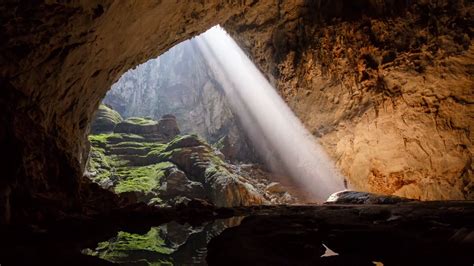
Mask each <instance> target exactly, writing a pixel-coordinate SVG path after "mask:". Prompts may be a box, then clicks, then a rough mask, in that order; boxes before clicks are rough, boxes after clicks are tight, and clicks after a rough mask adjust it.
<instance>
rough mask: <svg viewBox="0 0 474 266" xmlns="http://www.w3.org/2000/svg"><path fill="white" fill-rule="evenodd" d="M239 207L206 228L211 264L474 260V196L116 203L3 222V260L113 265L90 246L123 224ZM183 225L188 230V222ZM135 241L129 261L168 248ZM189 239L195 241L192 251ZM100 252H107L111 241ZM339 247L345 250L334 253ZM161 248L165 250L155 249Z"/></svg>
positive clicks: (188, 218) (219, 213)
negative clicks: (95, 210) (371, 201)
mask: <svg viewBox="0 0 474 266" xmlns="http://www.w3.org/2000/svg"><path fill="white" fill-rule="evenodd" d="M232 216H234V217H236V218H237V217H242V216H247V218H245V219H244V220H243V221H242V223H241V225H239V226H237V227H232V228H229V229H226V230H225V231H224V232H223V233H221V234H220V235H218V236H215V235H214V234H207V236H206V238H207V239H211V238H212V240H211V241H210V243H209V245H208V247H207V249H208V256H207V262H208V264H209V265H374V263H373V262H380V263H383V265H456V266H457V265H469V266H471V265H472V262H473V261H474V254H473V253H472V250H474V202H472V201H466V202H408V203H399V204H393V205H387V204H383V205H322V206H321V205H319V206H314V205H313V206H253V207H239V208H225V209H222V208H215V207H213V206H210V205H207V204H206V203H205V202H200V201H193V202H190V203H189V204H187V205H183V206H180V207H179V208H176V209H158V208H153V207H150V206H146V205H145V204H141V205H140V204H138V205H134V206H129V207H127V208H122V209H119V210H111V211H110V213H108V214H107V215H105V214H101V215H95V216H90V217H70V218H69V219H67V220H63V221H62V222H58V223H54V224H47V225H46V224H39V225H35V226H25V227H10V228H5V230H3V229H0V235H1V236H2V237H1V238H0V250H1V252H0V262H1V263H2V265H110V263H109V262H107V261H104V260H101V259H99V258H96V257H92V256H87V255H85V254H83V253H81V251H82V252H83V251H84V249H86V248H94V247H97V246H98V243H103V242H104V241H107V240H108V241H109V242H110V241H111V242H117V241H120V239H116V238H114V239H111V238H113V237H115V236H117V233H118V232H120V231H124V232H128V233H129V234H138V235H142V236H143V235H147V234H148V233H149V232H150V228H153V227H161V225H163V224H165V223H169V222H171V221H176V222H178V223H179V224H182V225H184V224H191V225H193V226H198V227H199V225H201V224H205V223H206V221H211V220H214V219H220V218H230V217H232ZM238 222H240V219H238ZM238 222H237V223H234V224H233V225H231V226H235V225H237V224H238ZM176 226H178V225H176ZM181 227H182V229H183V230H187V229H186V228H187V226H181ZM168 232H171V230H170V228H168ZM173 232H174V233H172V234H169V233H168V234H167V237H166V238H163V240H165V241H169V242H170V244H172V246H176V248H177V249H176V250H177V252H176V254H175V252H173V253H172V254H173V256H172V257H174V258H173V261H171V263H173V264H174V265H183V264H185V265H189V264H186V263H182V262H183V260H180V259H182V258H178V257H177V256H178V254H177V253H181V254H195V253H194V251H195V250H196V249H195V247H196V246H194V244H192V243H191V242H189V240H188V241H187V243H188V244H185V245H182V244H181V243H183V241H184V240H183V239H184V238H186V236H185V235H187V234H182V233H180V231H179V230H174V231H173ZM196 236H198V235H196ZM146 239H149V238H146ZM189 239H191V238H189ZM199 239H200V240H199V242H202V241H205V240H204V239H201V238H199ZM135 240H139V239H138V238H134V243H135V244H136V245H134V247H133V248H131V245H127V246H128V247H130V248H129V249H128V250H122V248H124V246H120V247H119V246H117V248H120V249H119V250H117V249H116V250H115V251H123V252H125V253H126V254H128V255H127V256H128V259H127V260H128V261H130V260H133V261H136V262H137V263H138V262H140V261H141V258H143V257H140V256H143V255H146V256H148V255H151V254H150V252H138V251H139V250H147V251H152V252H153V251H154V250H155V251H159V247H160V246H161V245H162V243H161V242H160V241H158V242H159V243H156V245H155V244H152V243H150V242H145V243H143V244H142V242H139V243H137V242H136V241H135ZM153 243H155V242H153ZM323 244H324V245H323ZM178 245H181V246H179V247H178ZM199 245H200V244H199ZM325 246H326V247H328V248H329V249H331V250H332V251H333V253H331V252H328V251H327V250H326V247H325ZM187 248H190V249H191V250H184V249H187ZM95 251H96V252H99V253H101V254H102V255H106V254H104V253H103V251H104V248H103V245H101V248H99V249H96V250H95ZM334 253H337V254H338V255H337V256H328V255H331V254H332V255H334ZM115 254H116V253H115ZM99 255H100V254H99ZM131 255H133V256H135V255H136V256H137V257H134V258H131V257H130V256H131ZM174 255H176V256H174ZM154 257H159V256H158V254H154ZM121 258H122V259H123V257H121ZM122 261H123V260H122ZM187 261H188V262H189V258H187ZM380 263H379V264H378V265H381V264H380Z"/></svg>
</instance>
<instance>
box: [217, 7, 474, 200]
mask: <svg viewBox="0 0 474 266" xmlns="http://www.w3.org/2000/svg"><path fill="white" fill-rule="evenodd" d="M265 10H266V11H265V12H264V13H262V12H259V11H258V10H256V9H253V10H249V12H247V13H245V14H242V15H240V16H236V17H234V18H232V19H231V20H229V21H227V22H226V24H225V25H224V26H225V28H226V29H227V30H228V31H230V32H231V34H232V35H233V37H234V38H235V39H236V40H237V42H238V43H239V44H240V45H241V46H242V47H243V48H244V49H245V50H246V51H247V53H248V54H249V55H250V56H251V57H252V58H253V60H254V62H256V64H257V65H258V66H259V67H260V69H261V70H262V72H264V73H265V74H266V76H267V78H268V79H269V80H270V81H271V82H272V83H273V84H274V85H275V87H276V88H277V89H278V91H279V92H280V94H281V95H282V96H283V97H284V99H285V101H286V102H288V103H289V105H290V107H291V108H292V109H293V110H294V111H295V112H296V114H297V115H298V116H299V118H300V119H301V120H302V121H303V122H304V123H305V125H306V126H307V127H308V128H309V130H310V131H311V132H312V133H313V134H314V135H316V136H318V137H320V142H321V143H322V144H323V146H324V147H325V149H326V151H328V153H329V154H330V156H331V157H332V158H333V159H334V160H335V161H336V162H337V165H338V167H339V168H340V169H341V170H342V172H343V174H344V175H345V176H347V178H348V181H349V183H350V185H351V187H353V188H355V189H359V190H365V191H371V192H379V193H389V194H396V195H400V196H407V197H411V198H419V199H423V200H433V199H473V198H474V193H473V192H474V176H473V166H474V165H473V160H472V158H473V153H474V149H473V145H472V143H473V141H474V135H473V133H472V132H473V131H472V130H473V126H474V106H473V104H474V80H473V78H472V77H473V73H474V68H473V66H474V65H473V63H474V46H473V42H472V38H473V28H472V27H473V16H474V13H473V4H472V2H471V1H462V0H451V1H448V0H440V1H370V0H367V1H343V0H335V1H283V2H281V3H280V4H272V3H267V7H266V8H265Z"/></svg>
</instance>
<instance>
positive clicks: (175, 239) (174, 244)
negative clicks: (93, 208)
mask: <svg viewBox="0 0 474 266" xmlns="http://www.w3.org/2000/svg"><path fill="white" fill-rule="evenodd" d="M243 218H244V217H232V218H229V219H222V220H215V221H212V222H209V223H207V224H203V225H200V226H191V225H189V224H179V223H176V222H170V223H167V224H163V225H160V226H157V227H152V228H150V231H148V233H146V234H142V235H140V234H132V233H127V232H118V233H117V236H115V237H113V238H111V239H109V240H107V241H104V242H100V243H98V244H97V247H96V248H95V249H85V250H83V253H84V254H87V255H92V256H97V257H99V258H101V259H104V260H108V261H111V262H115V263H119V264H122V265H207V263H206V254H207V244H208V242H209V241H210V240H211V239H212V238H213V237H214V236H216V235H218V234H220V233H221V232H222V231H224V229H226V228H228V227H233V226H237V225H239V224H240V222H241V221H242V219H243Z"/></svg>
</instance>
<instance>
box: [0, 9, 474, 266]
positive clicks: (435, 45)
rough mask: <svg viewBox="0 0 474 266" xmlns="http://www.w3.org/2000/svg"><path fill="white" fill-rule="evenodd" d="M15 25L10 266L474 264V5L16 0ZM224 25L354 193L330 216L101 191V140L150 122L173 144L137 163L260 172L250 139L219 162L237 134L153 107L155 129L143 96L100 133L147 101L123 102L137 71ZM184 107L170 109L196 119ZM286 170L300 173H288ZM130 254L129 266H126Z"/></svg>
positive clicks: (5, 226)
mask: <svg viewBox="0 0 474 266" xmlns="http://www.w3.org/2000/svg"><path fill="white" fill-rule="evenodd" d="M0 9H1V11H2V15H1V18H2V20H1V21H0V25H1V38H0V40H1V41H0V47H1V48H0V49H1V51H2V53H1V56H0V61H1V67H0V70H1V72H0V84H1V87H2V89H1V91H0V102H1V105H0V110H1V115H0V121H1V124H2V127H0V146H1V148H2V151H3V152H4V156H2V160H1V161H0V166H1V169H2V170H3V171H2V173H3V174H2V177H1V178H0V234H1V238H0V239H1V240H0V243H1V244H0V248H1V250H2V251H1V252H0V265H31V264H40V265H41V264H47V265H56V264H58V265H70V264H72V265H110V264H114V263H119V264H125V265H132V264H133V265H136V264H140V265H151V264H153V263H155V264H158V265H161V264H164V265H173V264H174V265H190V264H191V265H193V264H194V265H207V264H209V265H420V264H421V265H428V264H431V265H472V263H473V262H474V256H473V254H472V250H474V226H473V225H474V208H473V207H474V202H473V199H474V193H473V191H474V175H473V156H472V154H473V146H472V143H473V135H472V134H471V129H472V127H473V126H474V119H473V118H474V107H473V103H474V80H473V73H474V46H473V42H472V37H473V25H474V23H473V22H474V19H473V17H474V5H473V4H472V2H471V1H467V0H437V1H425V0H409V1H390V0H382V1H372V0H353V1H349V0H333V1H325V0H317V1H307V0H294V1H293V0H292V1H166V0H165V1H109V0H106V1H95V0H91V1H19V0H11V1H6V2H3V3H1V4H0ZM216 25H220V27H222V28H223V29H224V30H225V31H226V32H227V34H228V35H229V36H230V37H231V38H232V39H233V40H234V41H235V43H236V45H238V47H240V49H242V53H243V54H245V56H246V57H248V59H249V60H251V62H253V64H254V65H255V68H256V69H257V70H258V72H259V73H261V75H262V77H264V80H265V82H266V83H268V86H269V87H272V88H274V89H273V91H274V92H275V94H276V95H279V97H281V99H282V102H284V103H285V104H287V105H288V109H289V110H291V111H292V112H293V113H294V114H295V117H297V118H298V119H299V120H300V121H301V122H302V125H304V128H305V129H306V130H307V131H308V132H309V135H310V137H311V138H314V139H315V140H316V141H317V143H319V144H318V145H320V146H321V149H322V150H323V151H324V152H325V153H326V154H327V156H328V158H329V159H330V160H331V162H332V163H334V165H335V167H336V168H337V171H339V172H340V174H341V176H342V177H344V180H345V181H344V183H345V185H346V186H348V188H349V189H348V190H343V191H341V192H337V193H335V194H333V195H331V197H329V199H327V201H326V202H324V203H323V202H310V201H301V202H298V204H294V203H290V202H282V201H279V200H275V201H274V202H273V203H274V204H264V203H263V201H262V200H259V199H257V198H256V197H253V196H248V197H247V198H251V200H249V201H248V202H251V204H243V202H242V201H241V200H240V198H239V199H238V200H236V201H229V199H230V198H236V197H235V195H241V194H245V193H247V192H245V193H240V192H242V189H241V187H245V185H246V183H245V182H247V181H245V182H244V181H242V182H243V183H242V184H243V185H242V186H240V185H239V186H234V187H226V189H228V190H226V191H224V190H223V188H222V187H219V188H217V189H216V190H215V191H218V193H217V194H219V195H220V196H219V197H216V198H219V201H217V200H216V201H213V200H209V197H208V198H205V197H204V199H192V197H191V199H190V200H184V201H182V200H179V201H178V202H175V203H176V204H168V205H166V204H161V202H160V201H159V200H158V199H156V198H153V197H148V196H146V197H145V200H143V199H144V198H143V197H142V198H141V196H140V195H139V196H137V193H135V192H134V191H132V192H133V193H130V192H131V191H130V190H129V188H130V186H129V184H128V185H123V184H122V185H121V186H120V187H119V189H115V188H114V189H108V188H110V186H109V187H107V186H108V185H107V184H110V182H102V183H101V182H99V181H100V180H98V175H99V174H100V173H105V175H108V174H107V173H109V174H110V171H109V172H104V171H102V170H103V168H101V167H96V168H92V169H91V160H92V159H91V158H92V157H93V156H96V158H97V157H100V156H101V154H98V153H97V148H98V147H100V145H104V143H105V145H109V144H110V143H111V142H110V143H109V141H112V142H113V141H114V140H112V139H113V138H112V139H109V137H107V138H106V140H105V142H104V141H103V139H101V138H100V137H94V136H92V139H91V135H90V134H96V133H103V131H104V130H105V131H106V132H109V133H110V132H112V133H116V132H115V131H117V133H119V134H122V135H120V137H122V138H123V137H124V136H125V135H123V134H129V133H136V132H135V131H134V130H136V127H133V126H132V127H130V124H134V123H135V124H140V125H142V126H145V128H146V126H148V127H149V128H151V127H152V128H156V127H159V126H163V128H165V129H166V130H165V129H163V130H164V131H162V132H161V133H163V134H162V135H160V136H154V135H153V134H154V132H151V133H150V132H148V131H146V132H144V131H142V133H146V134H149V133H150V134H149V135H152V136H151V137H150V139H153V138H160V141H161V139H163V138H165V139H166V143H168V144H167V146H166V147H161V146H159V145H158V144H156V143H154V142H144V143H146V145H144V144H143V143H141V144H140V143H139V144H136V143H135V144H133V145H135V147H130V146H127V147H126V148H127V151H125V152H128V151H130V150H132V148H135V149H133V150H135V151H137V152H144V151H146V152H147V155H148V154H149V153H150V152H153V149H154V151H155V153H156V154H158V155H159V156H158V157H159V158H163V156H165V155H163V154H164V153H166V152H168V153H170V152H171V153H172V154H174V153H173V151H174V148H176V147H178V148H182V147H185V148H196V147H207V148H206V151H205V152H206V154H207V155H206V156H207V157H206V156H205V157H206V158H212V159H209V160H211V161H212V162H213V163H216V162H217V161H219V160H221V161H223V160H225V159H224V158H225V156H227V159H226V160H228V161H229V162H223V163H222V164H226V165H227V164H230V165H232V163H234V164H238V163H237V162H240V161H245V160H250V161H252V162H256V161H259V160H262V158H261V157H262V156H261V154H260V155H258V153H255V151H253V150H252V147H253V146H254V145H255V144H252V142H251V140H252V136H246V137H242V138H241V139H237V140H234V143H236V144H239V145H241V147H242V149H241V150H239V151H235V150H234V151H232V150H230V151H229V150H225V149H224V150H222V149H221V151H220V152H221V153H226V154H225V155H224V156H223V157H219V156H218V155H219V154H218V153H217V152H216V150H219V149H218V148H214V147H213V146H212V145H210V144H209V145H208V144H206V143H204V142H203V141H205V142H206V141H207V142H212V143H216V144H219V140H222V141H221V144H222V143H223V142H225V141H224V140H225V138H224V139H222V137H223V136H224V135H225V134H228V132H219V130H215V131H212V132H211V131H208V132H205V129H206V130H207V129H210V128H211V129H212V126H211V127H210V126H209V125H210V124H208V125H206V126H204V127H201V128H200V129H199V130H200V132H199V133H200V134H201V135H203V136H204V140H202V139H199V138H197V137H194V135H184V136H183V135H179V134H178V131H181V130H184V131H186V132H187V131H189V130H188V129H186V127H181V128H180V129H177V128H176V127H175V126H174V125H175V124H176V123H177V122H176V121H178V125H177V127H178V128H179V121H180V119H181V118H180V116H179V114H178V115H177V114H174V115H173V114H172V113H171V114H168V113H161V112H158V110H155V113H156V114H157V115H156V117H152V118H146V116H147V115H145V114H143V113H140V111H139V110H138V109H139V107H140V105H142V106H144V105H145V101H146V100H147V99H145V98H146V97H145V98H143V97H142V98H141V99H138V100H137V99H135V100H134V101H135V104H136V105H135V107H136V108H138V109H136V110H135V111H136V113H135V114H127V118H125V119H123V118H122V120H121V121H118V122H117V123H115V124H114V125H113V129H110V128H108V126H110V125H108V124H107V123H105V124H102V125H99V126H97V125H98V124H97V123H96V122H97V120H100V119H98V118H99V116H100V115H101V114H104V113H106V114H113V115H112V116H114V117H115V114H116V113H117V111H118V113H126V112H128V111H127V110H128V109H127V108H129V106H130V102H127V101H126V100H130V101H132V100H133V99H126V97H125V99H123V98H122V99H121V98H120V94H114V93H113V92H114V89H112V90H111V87H113V86H112V85H113V84H116V82H117V81H119V79H120V77H121V76H122V75H123V74H124V73H126V72H127V71H129V70H131V71H133V69H134V68H135V69H138V68H139V67H140V65H141V64H147V63H146V62H147V61H148V60H150V59H152V60H153V59H154V58H159V56H163V57H165V56H166V52H172V51H173V49H174V48H173V47H177V46H179V45H180V43H182V42H185V41H187V40H193V39H195V38H198V37H197V36H200V35H201V34H203V33H205V32H206V31H207V30H208V29H211V28H213V27H215V26H216ZM211 52H212V51H211ZM163 57H162V58H163ZM173 58H176V56H171V59H173ZM158 60H159V59H158ZM163 69H165V68H163ZM163 69H162V70H163ZM162 70H160V71H162ZM160 73H165V72H160ZM165 74H166V73H165ZM233 83H238V80H237V81H236V80H233ZM114 86H115V85H114ZM209 86H211V85H208V87H209ZM216 86H217V85H216ZM223 87H225V86H223ZM123 88H124V87H122V90H124V89H123ZM135 89H136V88H135ZM167 90H169V93H171V94H173V93H175V94H178V93H179V92H180V91H182V90H183V88H182V87H180V86H168V87H167ZM135 91H138V90H135ZM173 99H174V100H173ZM173 99H172V100H168V101H167V102H166V104H170V106H172V105H173V106H177V107H176V108H178V107H180V106H181V107H182V106H184V105H185V104H184V103H183V102H181V103H178V102H176V101H175V100H176V99H177V98H176V97H175V98H173ZM229 99H230V100H232V97H229ZM102 101H104V103H105V104H106V105H101V102H102ZM121 101H122V102H121ZM124 103H126V104H124ZM163 104H164V103H161V104H160V103H159V104H157V106H164V105H163ZM202 106H205V107H207V108H215V107H216V103H214V102H212V103H210V102H207V103H205V104H203V105H202ZM111 107H113V108H114V109H116V111H113V110H112V109H111ZM126 109H127V110H126ZM137 110H138V111H137ZM174 110H177V109H174ZM114 112H115V113H114ZM136 116H143V117H140V118H138V117H136ZM134 117H135V120H133V118H134ZM275 118H279V117H278V116H277V117H275ZM119 120H120V119H119ZM155 120H156V121H155ZM194 120H196V119H194ZM235 120H238V119H235ZM127 121H128V122H127ZM208 121H212V122H216V117H213V118H210V119H208ZM132 122H133V123H132ZM240 122H241V121H240ZM232 123H233V124H234V125H237V124H239V121H232ZM101 126H102V127H101ZM254 126H255V127H258V126H260V125H259V123H254ZM224 131H225V130H224ZM234 131H235V130H234ZM240 131H241V130H240V129H239V130H237V132H240ZM161 133H160V134H161ZM222 134H224V135H222ZM126 136H129V135H126ZM115 137H117V136H115ZM176 137H177V138H178V139H175V138H176ZM135 140H136V139H135ZM226 141H229V140H228V139H227V140H226ZM284 141H285V139H282V143H284ZM316 141H315V142H316ZM130 142H131V141H128V140H124V141H123V142H121V143H113V145H117V144H121V145H125V144H123V143H127V144H126V145H130ZM189 143H191V144H190V145H191V146H182V145H189ZM192 143H195V144H192ZM196 143H198V144H196ZM161 144H163V143H160V145H161ZM193 145H194V146H193ZM119 146H120V145H119ZM145 146H146V147H145ZM223 146H225V145H223ZM104 147H105V148H104V149H108V148H109V147H108V146H104ZM137 147H138V148H141V149H140V150H141V151H138V150H139V149H138V148H137ZM160 147H161V148H163V150H161V148H160ZM112 148H114V149H115V151H118V152H122V150H120V149H119V148H120V147H118V146H114V147H112ZM122 148H123V147H122ZM200 149H202V148H200ZM119 150H120V151H119ZM222 151H223V152H222ZM94 152H95V155H94ZM176 154H178V155H179V156H178V155H177V156H178V157H180V158H188V157H189V156H188V155H186V154H184V155H183V154H179V153H176ZM140 156H142V157H143V155H140ZM186 156H188V157H186ZM135 157H137V156H135ZM135 157H134V159H136V158H135ZM165 157H166V156H165ZM140 158H141V157H140ZM134 159H131V160H134ZM160 160H161V159H160ZM167 160H168V161H169V160H172V159H169V158H168V159H167ZM280 160H281V164H287V165H288V164H290V165H291V163H288V160H291V158H290V159H288V157H281V158H280ZM152 162H153V163H155V161H152ZM147 163H148V162H147ZM156 163H158V164H159V163H163V162H162V161H156ZM175 164H176V166H179V163H175ZM96 166H97V165H96ZM134 166H135V165H134ZM142 166H143V165H142ZM146 166H148V164H146ZM188 166H189V165H188ZM160 167H161V166H160ZM167 167H168V168H166V169H173V168H172V166H170V165H168V166H167ZM226 167H227V166H226ZM178 168H179V167H178ZM313 168H314V169H313V170H312V173H313V174H314V175H318V174H321V173H322V172H324V171H323V170H322V169H321V168H320V167H316V166H314V165H313ZM101 169H102V170H101ZM182 169H183V168H182ZM182 169H181V170H180V169H175V170H169V171H168V170H166V171H164V172H166V173H165V174H163V175H165V176H169V174H168V172H170V173H171V172H173V173H175V172H179V171H182ZM109 170H110V169H109ZM101 171H102V172H101ZM113 171H115V170H113ZM153 171H156V173H161V172H163V171H162V169H161V168H160V169H158V170H157V169H154V170H153ZM193 171H196V169H195V168H193V167H192V166H191V167H190V169H188V170H187V171H186V173H188V172H189V173H194V172H193ZM199 171H201V170H199ZM199 171H197V172H199ZM182 172H184V171H182ZM215 172H216V171H214V172H213V173H215ZM217 172H218V171H217ZM324 173H325V172H324ZM254 174H255V173H249V178H248V179H251V178H252V176H253V175H254ZM125 175H127V176H135V177H136V176H138V177H140V178H141V177H142V176H141V175H138V174H131V173H130V172H127V174H125ZM197 175H199V174H197ZM144 176H146V175H144ZM322 176H326V175H322ZM107 178H109V176H106V178H104V179H103V180H106V179H107ZM140 178H139V179H140ZM109 179H110V178H109ZM243 180H245V178H244V179H243ZM106 181H110V180H106ZM316 184H317V183H316ZM119 185H120V184H119ZM140 185H143V183H140ZM267 185H270V184H267ZM238 187H239V188H238ZM177 188H179V189H180V188H181V187H180V186H177ZM127 189H128V190H127ZM278 189H281V188H278ZM117 190H118V191H120V192H123V193H114V191H115V192H116V191H117ZM246 191H247V190H246ZM331 192H336V191H331ZM119 194H122V195H119ZM246 195H248V193H247V194H246ZM229 202H231V203H229ZM165 244H166V245H165ZM112 247H118V248H117V249H115V250H113V249H112ZM104 251H111V252H109V253H107V252H104ZM112 251H115V253H113V252H112ZM124 254H126V256H125V257H127V258H130V260H122V261H120V260H116V258H123V257H124Z"/></svg>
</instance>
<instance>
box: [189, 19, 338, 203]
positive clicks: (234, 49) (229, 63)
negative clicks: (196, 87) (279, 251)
mask: <svg viewBox="0 0 474 266" xmlns="http://www.w3.org/2000/svg"><path fill="white" fill-rule="evenodd" d="M193 41H196V42H197V43H198V46H199V48H200V50H201V52H202V53H203V55H204V57H205V58H206V60H207V61H208V64H209V66H210V68H211V69H212V70H213V72H214V74H215V76H216V77H217V79H219V82H220V83H221V84H223V88H224V91H225V93H226V96H227V98H228V101H229V103H230V104H231V106H232V108H233V110H234V112H235V114H237V116H238V117H239V119H240V122H241V124H242V126H243V127H244V130H245V131H246V133H247V135H248V136H249V138H250V139H251V141H252V143H253V144H254V146H255V147H256V148H257V151H258V152H259V154H260V155H261V156H262V157H263V159H264V160H265V162H266V163H267V164H268V165H269V166H270V168H271V169H272V170H274V171H277V172H282V171H284V172H285V173H287V174H289V175H290V176H291V177H292V178H293V179H294V181H296V182H297V183H298V184H300V185H301V187H303V188H304V189H305V190H306V192H308V193H309V194H310V195H311V198H312V199H313V200H325V199H326V198H327V197H328V196H329V195H330V194H332V193H333V192H336V191H340V190H343V189H344V185H343V178H342V176H341V175H340V174H339V172H338V171H337V169H336V168H335V166H334V164H333V162H332V161H331V160H330V158H329V157H328V156H327V155H326V153H325V152H324V150H323V149H322V148H321V147H320V145H319V144H318V143H317V140H316V139H315V138H314V137H313V135H312V134H311V133H310V132H309V131H308V130H306V128H305V127H304V125H303V124H302V123H301V122H300V120H299V119H298V118H297V117H296V116H295V115H294V113H293V112H292V111H291V109H290V108H289V107H288V106H287V105H286V103H285V102H284V101H283V100H282V98H281V97H280V96H279V95H278V93H277V92H276V91H275V89H274V88H273V87H272V86H271V85H270V83H269V82H268V81H267V80H266V79H265V77H264V76H263V74H262V73H261V72H260V71H259V70H258V69H257V67H256V66H255V65H254V64H253V63H252V61H251V60H250V59H249V58H248V57H247V56H246V55H245V53H244V52H243V51H242V49H240V47H239V46H238V45H237V43H236V42H235V41H234V40H233V39H232V38H231V37H230V36H229V35H228V34H227V33H226V32H225V31H224V30H223V29H222V28H221V27H220V26H215V27H213V28H211V29H209V30H208V31H207V32H205V33H204V34H202V35H200V36H198V37H196V38H195V39H194V40H193Z"/></svg>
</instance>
